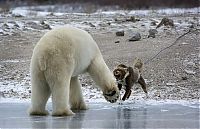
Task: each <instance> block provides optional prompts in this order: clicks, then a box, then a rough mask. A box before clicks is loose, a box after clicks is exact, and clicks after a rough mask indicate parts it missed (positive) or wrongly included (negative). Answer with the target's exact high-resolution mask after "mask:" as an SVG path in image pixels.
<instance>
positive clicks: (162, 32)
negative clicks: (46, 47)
mask: <svg viewBox="0 0 200 129" xmlns="http://www.w3.org/2000/svg"><path fill="white" fill-rule="evenodd" d="M163 17H164V16H162V15H161V16H151V17H150V16H149V17H144V16H141V17H140V16H138V17H137V18H138V19H139V21H136V22H131V21H124V19H127V18H129V16H126V15H123V16H120V17H119V15H112V16H111V15H87V16H80V15H78V14H74V15H64V16H60V17H58V16H53V15H52V16H48V17H45V18H41V17H38V18H37V17H34V18H26V17H16V16H15V17H14V16H12V15H11V16H10V15H9V16H7V15H1V19H2V22H0V25H1V29H2V28H3V27H5V24H6V25H8V27H7V28H6V29H3V30H4V31H1V30H0V98H1V97H2V98H18V99H29V98H30V93H31V90H30V74H29V64H30V59H31V55H32V50H33V48H34V46H35V44H36V43H37V41H38V40H39V39H40V38H41V37H42V35H43V34H44V33H45V32H47V31H48V29H49V28H45V27H44V26H43V25H41V23H40V22H41V21H43V20H44V21H45V22H46V24H47V25H49V26H50V28H54V27H55V26H57V25H66V24H67V25H72V26H77V27H79V28H83V29H85V30H86V31H88V32H89V33H91V35H92V36H93V37H94V39H95V40H96V42H97V44H98V45H99V48H100V50H101V52H102V54H103V57H104V59H105V61H106V63H107V64H108V66H109V68H110V69H111V70H113V69H114V68H115V66H116V65H118V64H119V63H124V64H126V65H130V66H131V65H132V63H133V59H134V58H135V57H139V58H141V59H142V60H143V61H144V62H146V61H147V60H148V59H150V58H151V57H153V56H154V55H156V54H157V53H158V52H159V51H160V50H161V49H163V48H165V47H167V46H169V45H171V44H172V43H173V42H174V41H175V40H176V38H177V37H178V36H180V35H182V34H184V33H185V32H187V31H188V30H189V28H191V26H194V28H198V27H199V25H198V24H199V23H198V22H199V17H198V14H191V15H190V14H187V15H184V16H182V15H176V16H169V18H171V19H173V20H174V23H175V27H174V28H171V27H164V26H162V27H160V28H158V29H157V30H158V33H157V34H156V37H155V38H147V37H148V30H149V29H150V28H155V27H156V26H155V25H151V22H152V21H154V22H155V23H156V24H158V23H159V21H160V20H161V19H162V18H163ZM116 18H118V19H120V20H121V21H120V20H116ZM34 21H36V22H34ZM15 23H16V24H18V25H19V26H18V27H16V28H14V27H13V24H15ZM11 24H12V25H11ZM11 26H12V27H11ZM119 30H124V32H125V36H120V37H119V36H116V35H115V32H116V31H119ZM133 32H139V33H140V34H141V37H142V39H141V40H140V41H136V42H129V41H128V39H129V38H130V37H131V35H132V34H133ZM116 41H117V43H115V42H116ZM199 41H200V34H199V32H198V31H196V32H195V33H190V34H187V35H185V36H184V37H183V38H181V39H180V40H178V42H177V43H176V44H175V45H174V46H172V47H170V48H169V49H167V50H165V51H163V52H162V53H161V54H159V55H158V56H157V57H156V58H154V59H153V60H151V61H150V62H148V63H146V64H145V67H144V71H143V76H144V78H145V80H146V82H147V85H148V92H149V98H150V99H155V100H166V99H170V100H198V99H199V90H200V84H199V82H200V81H199V78H200V70H199V69H200V67H199V65H200V54H199V50H200V43H199ZM80 80H81V83H82V86H83V94H84V96H85V98H86V100H89V99H93V100H96V99H101V98H102V95H101V92H100V91H99V89H98V88H96V86H95V84H94V82H93V81H92V80H91V78H90V77H89V75H87V74H86V75H81V76H80ZM93 86H94V87H93ZM133 89H134V90H133V93H132V95H131V98H130V101H132V100H135V99H143V98H145V94H144V93H143V91H142V89H141V87H140V86H139V85H137V84H136V85H135V86H134V88H133Z"/></svg>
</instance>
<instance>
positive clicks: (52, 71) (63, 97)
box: [29, 27, 119, 116]
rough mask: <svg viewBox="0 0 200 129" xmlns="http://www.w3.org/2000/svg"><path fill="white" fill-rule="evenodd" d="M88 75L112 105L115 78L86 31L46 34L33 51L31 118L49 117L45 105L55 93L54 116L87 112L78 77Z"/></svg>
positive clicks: (53, 101) (71, 28)
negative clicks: (83, 110) (73, 110)
mask: <svg viewBox="0 0 200 129" xmlns="http://www.w3.org/2000/svg"><path fill="white" fill-rule="evenodd" d="M84 72H89V74H90V75H91V76H92V78H93V79H94V81H95V82H96V83H97V85H98V86H99V87H100V88H101V89H102V90H103V93H106V94H109V93H111V91H116V94H115V95H113V96H105V95H104V96H105V98H106V99H107V100H108V101H111V100H112V101H111V102H113V100H116V98H118V93H119V92H118V89H117V87H116V85H115V79H114V77H113V75H112V73H111V72H110V70H109V68H108V67H107V65H106V64H105V62H104V60H103V57H102V55H101V52H100V50H99V48H98V46H97V44H96V42H95V41H94V40H93V38H92V37H91V36H90V35H89V34H88V33H87V32H86V31H83V30H80V29H77V28H73V27H61V28H57V29H54V30H51V31H49V32H48V33H46V34H45V35H44V36H43V37H42V38H41V39H40V41H39V42H38V43H37V45H36V46H35V48H34V51H33V55H32V59H31V85H32V86H31V87H32V94H31V108H30V110H29V113H30V115H46V114H48V112H47V111H46V110H45V106H46V102H47V100H48V98H49V96H50V95H51V94H52V104H53V114H52V115H56V116H59V115H72V114H73V112H72V111H71V109H70V105H71V108H72V109H80V110H81V109H87V107H86V104H85V102H84V99H83V96H82V93H81V84H80V82H79V80H78V75H79V74H82V73H84Z"/></svg>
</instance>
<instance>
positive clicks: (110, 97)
mask: <svg viewBox="0 0 200 129" xmlns="http://www.w3.org/2000/svg"><path fill="white" fill-rule="evenodd" d="M103 95H104V97H105V98H106V100H107V101H109V102H111V103H115V102H116V101H117V100H118V98H119V92H118V91H116V90H112V91H108V92H105V93H104V94H103Z"/></svg>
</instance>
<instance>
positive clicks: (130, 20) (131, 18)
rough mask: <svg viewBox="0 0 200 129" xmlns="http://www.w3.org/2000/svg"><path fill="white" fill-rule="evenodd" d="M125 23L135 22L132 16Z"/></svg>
mask: <svg viewBox="0 0 200 129" xmlns="http://www.w3.org/2000/svg"><path fill="white" fill-rule="evenodd" d="M126 21H129V22H136V19H135V17H134V16H131V17H129V18H127V19H126Z"/></svg>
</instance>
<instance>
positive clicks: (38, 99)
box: [29, 75, 51, 115]
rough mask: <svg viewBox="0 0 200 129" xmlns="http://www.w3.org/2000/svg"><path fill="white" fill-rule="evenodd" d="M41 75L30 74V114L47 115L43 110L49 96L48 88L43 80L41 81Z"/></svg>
mask: <svg viewBox="0 0 200 129" xmlns="http://www.w3.org/2000/svg"><path fill="white" fill-rule="evenodd" d="M40 77H41V76H38V75H32V82H34V83H32V93H31V103H32V105H31V107H30V109H29V114H30V115H48V114H49V113H48V111H47V110H45V106H46V103H47V100H48V98H49V96H50V93H51V92H50V89H49V87H48V84H47V83H46V82H45V81H41V78H40Z"/></svg>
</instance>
